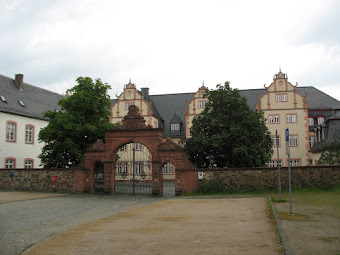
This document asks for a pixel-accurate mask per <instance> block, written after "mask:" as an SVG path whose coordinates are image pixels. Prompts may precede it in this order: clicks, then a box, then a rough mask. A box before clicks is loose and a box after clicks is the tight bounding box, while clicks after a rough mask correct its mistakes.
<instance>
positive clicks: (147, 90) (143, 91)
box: [140, 88, 149, 99]
mask: <svg viewBox="0 0 340 255" xmlns="http://www.w3.org/2000/svg"><path fill="white" fill-rule="evenodd" d="M140 90H141V92H142V94H144V98H145V99H147V98H149V88H141V89H140Z"/></svg>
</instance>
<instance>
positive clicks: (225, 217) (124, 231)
mask: <svg viewBox="0 0 340 255" xmlns="http://www.w3.org/2000/svg"><path fill="white" fill-rule="evenodd" d="M5 193H8V192H0V203H1V197H3V196H4V195H6V194H5ZM265 210H266V200H265V198H238V199H236V198H229V199H186V198H179V199H178V198H174V199H163V198H152V197H144V196H136V197H133V196H92V195H71V196H63V197H51V198H44V199H37V198H35V200H24V201H15V202H4V203H1V204H0V222H1V223H0V224H1V225H0V227H1V229H2V231H1V234H0V247H1V254H4V255H12V254H26V252H27V251H28V254H44V255H45V254H95V253H98V254H207V253H210V254H279V253H278V251H277V246H278V244H277V239H276V237H275V233H274V231H273V228H272V225H271V224H270V222H269V220H268V217H267V216H266V214H265ZM49 237H50V238H49ZM44 240H45V241H44ZM36 244H38V245H36ZM30 247H32V248H31V249H29V248H30Z"/></svg>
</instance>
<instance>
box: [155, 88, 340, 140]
mask: <svg viewBox="0 0 340 255" xmlns="http://www.w3.org/2000/svg"><path fill="white" fill-rule="evenodd" d="M296 90H297V92H298V93H300V94H301V95H302V96H306V100H307V102H308V103H309V109H310V110H313V109H330V110H331V109H340V101H338V100H336V99H335V98H333V97H331V96H329V95H327V94H326V93H324V92H322V91H320V90H318V89H316V88H314V87H312V86H309V87H297V88H296ZM239 91H240V94H241V96H244V97H246V98H247V103H248V105H249V106H250V107H251V108H252V109H253V110H256V104H257V103H258V98H260V97H261V96H263V95H264V94H265V93H266V89H265V88H263V89H248V90H239ZM194 94H195V93H181V94H164V95H150V98H151V100H152V102H153V103H154V105H155V107H156V108H157V109H158V111H159V114H160V115H161V116H162V117H163V120H164V131H163V135H164V136H165V137H171V136H172V135H171V134H170V122H171V119H172V118H173V116H174V114H177V115H178V116H179V117H180V119H181V120H182V122H183V129H182V133H181V136H185V127H186V120H185V115H184V112H185V110H186V108H187V104H188V103H190V102H191V100H192V99H193V95H194ZM331 114H332V111H329V115H331ZM323 115H324V116H325V117H326V119H328V117H330V116H328V115H327V112H323ZM326 115H327V116H326ZM176 136H177V135H176Z"/></svg>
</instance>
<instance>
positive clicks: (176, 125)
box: [170, 114, 183, 136]
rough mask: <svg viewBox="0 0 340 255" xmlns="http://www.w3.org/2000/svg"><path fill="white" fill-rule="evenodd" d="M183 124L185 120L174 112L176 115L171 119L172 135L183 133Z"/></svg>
mask: <svg viewBox="0 0 340 255" xmlns="http://www.w3.org/2000/svg"><path fill="white" fill-rule="evenodd" d="M182 126H183V122H182V120H181V118H180V117H179V116H178V115H177V114H174V116H173V117H172V119H171V121H170V133H171V135H176V136H179V135H181V131H182Z"/></svg>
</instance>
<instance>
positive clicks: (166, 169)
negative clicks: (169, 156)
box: [163, 162, 174, 174]
mask: <svg viewBox="0 0 340 255" xmlns="http://www.w3.org/2000/svg"><path fill="white" fill-rule="evenodd" d="M173 173H174V165H173V164H172V163H170V162H168V163H165V164H164V165H163V174H173Z"/></svg>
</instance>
